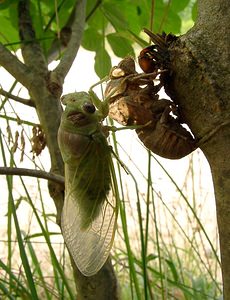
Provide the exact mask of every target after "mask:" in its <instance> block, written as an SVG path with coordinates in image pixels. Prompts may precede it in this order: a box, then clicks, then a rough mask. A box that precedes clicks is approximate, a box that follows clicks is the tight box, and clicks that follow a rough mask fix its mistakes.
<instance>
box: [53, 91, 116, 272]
mask: <svg viewBox="0 0 230 300" xmlns="http://www.w3.org/2000/svg"><path fill="white" fill-rule="evenodd" d="M93 98H94V97H93V96H92V94H91V93H90V94H89V93H85V92H76V93H71V94H67V95H65V96H63V97H62V99H61V100H62V103H63V104H64V105H65V106H66V107H65V110H64V112H63V114H62V119H61V124H60V128H59V132H58V141H59V147H60V150H61V154H62V157H63V160H64V163H65V202H64V207H63V212H62V221H61V225H62V226H61V227H62V232H63V237H64V240H65V243H66V245H67V247H68V249H69V251H70V253H71V255H72V257H73V259H74V261H75V263H76V265H77V267H78V269H79V270H80V271H81V273H82V274H83V275H85V276H92V275H94V274H95V273H97V272H98V271H99V270H100V268H101V267H102V266H103V265H104V263H105V261H106V259H107V258H108V255H109V252H110V249H111V247H112V243H113V239H114V233H115V225H116V220H117V214H118V205H117V200H116V197H114V196H113V195H112V194H113V192H114V190H116V186H115V183H114V180H113V178H114V169H113V163H112V153H111V147H110V146H109V145H108V143H107V138H106V133H105V132H104V130H103V125H102V120H103V118H104V117H105V115H106V114H107V112H106V113H101V110H97V109H96V108H95V106H94V104H93ZM96 101H99V99H98V98H97V100H96ZM96 105H97V104H96ZM97 106H98V105H97ZM111 191H112V192H111Z"/></svg>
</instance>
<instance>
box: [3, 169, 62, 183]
mask: <svg viewBox="0 0 230 300" xmlns="http://www.w3.org/2000/svg"><path fill="white" fill-rule="evenodd" d="M0 175H18V176H29V177H36V178H43V179H47V180H51V181H54V182H56V183H61V184H64V182H65V181H64V177H63V176H61V175H57V174H54V173H48V172H45V171H41V170H33V169H25V168H10V167H0Z"/></svg>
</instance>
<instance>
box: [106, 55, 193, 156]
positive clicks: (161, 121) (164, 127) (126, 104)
mask: <svg viewBox="0 0 230 300" xmlns="http://www.w3.org/2000/svg"><path fill="white" fill-rule="evenodd" d="M163 73H164V70H160V71H159V70H154V71H153V72H152V73H141V74H139V73H137V72H136V69H135V62H134V60H133V58H132V57H126V58H125V59H123V60H122V61H121V62H120V63H119V64H118V66H117V67H113V68H112V70H111V72H110V81H109V82H108V83H107V87H106V91H105V95H106V96H108V95H109V94H110V93H111V94H112V95H111V97H110V99H109V116H110V117H111V118H113V119H114V120H116V121H117V122H118V123H120V124H122V125H125V126H126V125H129V126H130V125H137V126H138V125H140V127H139V128H138V127H137V129H136V132H137V134H138V137H139V139H140V140H141V141H142V142H143V144H144V145H145V146H146V147H147V148H148V149H149V150H151V151H152V152H153V153H155V154H157V155H160V156H162V157H164V158H169V159H179V158H182V157H184V156H186V155H187V154H189V153H191V152H192V151H193V150H195V149H196V148H197V146H196V143H195V139H194V138H193V136H192V134H191V133H190V132H189V131H188V130H187V129H186V128H185V127H183V126H182V124H181V123H180V118H179V114H178V110H177V107H176V105H175V104H174V103H173V101H171V100H168V99H159V95H158V94H157V93H158V92H159V90H160V88H161V87H162V85H163V83H162V82H161V80H160V83H159V84H157V85H155V84H154V80H155V79H156V78H157V76H158V75H159V76H161V75H162V74H163ZM112 91H115V92H114V93H112ZM173 114H174V115H173Z"/></svg>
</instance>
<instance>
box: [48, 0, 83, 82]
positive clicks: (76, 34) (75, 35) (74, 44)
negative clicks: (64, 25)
mask: <svg viewBox="0 0 230 300" xmlns="http://www.w3.org/2000/svg"><path fill="white" fill-rule="evenodd" d="M85 7H86V0H79V1H77V4H76V7H75V18H74V22H73V26H72V28H71V30H72V33H71V38H70V41H69V44H68V48H67V49H66V51H65V53H64V54H63V57H62V59H61V61H60V63H59V65H58V66H57V67H56V69H55V70H54V72H55V73H56V74H57V77H58V78H60V80H61V81H63V80H64V78H65V76H66V75H67V73H68V72H69V69H70V68H71V66H72V64H73V61H74V59H75V57H76V54H77V52H78V49H79V47H80V44H81V38H82V35H83V31H84V25H85Z"/></svg>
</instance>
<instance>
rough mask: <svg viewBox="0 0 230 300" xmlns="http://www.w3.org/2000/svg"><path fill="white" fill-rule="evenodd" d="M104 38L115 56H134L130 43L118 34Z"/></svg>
mask: <svg viewBox="0 0 230 300" xmlns="http://www.w3.org/2000/svg"><path fill="white" fill-rule="evenodd" d="M106 37H107V40H108V42H109V44H110V46H111V48H112V49H113V52H114V54H115V55H116V56H118V57H124V56H127V55H131V56H134V55H135V54H134V51H133V47H132V46H131V44H130V42H129V41H128V40H127V39H125V38H123V37H121V36H119V34H117V33H110V34H108V35H107V36H106Z"/></svg>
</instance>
